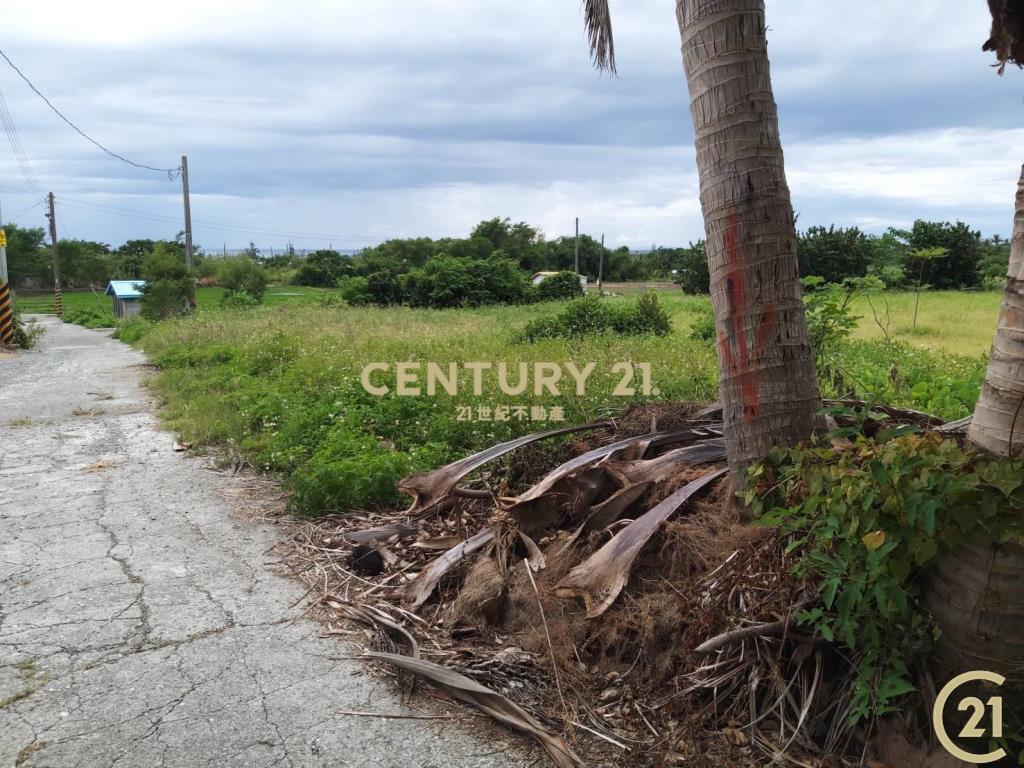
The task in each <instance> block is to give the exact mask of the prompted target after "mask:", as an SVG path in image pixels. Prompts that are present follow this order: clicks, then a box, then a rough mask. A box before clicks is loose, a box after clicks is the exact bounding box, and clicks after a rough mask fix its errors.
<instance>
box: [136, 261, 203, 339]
mask: <svg viewBox="0 0 1024 768" xmlns="http://www.w3.org/2000/svg"><path fill="white" fill-rule="evenodd" d="M161 246H162V244H160V243H158V244H157V247H155V248H154V249H153V251H152V252H151V253H149V254H148V255H147V256H146V257H145V258H144V259H143V260H142V276H143V277H144V278H146V284H145V285H144V286H143V287H142V299H141V300H140V301H141V304H142V307H141V310H140V311H141V314H142V316H143V317H144V318H146V319H147V320H162V319H164V318H167V317H171V316H172V315H180V314H183V313H185V312H188V311H189V310H190V309H191V308H192V305H193V304H194V303H195V296H196V286H195V282H194V281H193V280H192V278H191V277H190V276H189V273H188V269H187V268H186V267H185V264H184V262H183V261H182V260H181V259H180V258H179V257H178V255H177V254H175V253H173V252H171V250H170V249H168V248H164V247H161Z"/></svg>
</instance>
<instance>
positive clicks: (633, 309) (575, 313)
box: [521, 292, 672, 341]
mask: <svg viewBox="0 0 1024 768" xmlns="http://www.w3.org/2000/svg"><path fill="white" fill-rule="evenodd" d="M671 330H672V323H671V321H670V320H669V317H668V313H667V312H666V311H665V309H664V307H662V306H661V302H660V301H659V300H658V297H657V294H655V293H653V292H651V293H648V294H645V295H643V296H640V297H639V298H638V299H637V300H636V301H633V302H623V303H619V302H613V301H608V300H606V299H602V298H600V297H599V296H596V295H594V294H588V295H586V296H584V297H583V298H582V299H576V300H575V301H572V302H569V304H568V305H567V306H566V307H565V309H564V310H562V312H561V313H559V314H558V315H555V316H552V317H542V318H538V319H536V320H533V321H531V322H530V323H528V324H527V325H526V328H524V329H523V331H522V333H521V338H522V340H524V341H537V340H538V339H554V338H563V339H571V338H581V337H583V336H591V335H594V334H601V333H616V334H619V335H622V336H645V335H654V336H665V335H667V334H668V333H669V332H671Z"/></svg>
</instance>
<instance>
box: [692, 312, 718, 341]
mask: <svg viewBox="0 0 1024 768" xmlns="http://www.w3.org/2000/svg"><path fill="white" fill-rule="evenodd" d="M717 336H718V328H717V326H716V325H715V313H714V312H712V311H711V307H702V308H701V309H700V311H698V312H697V319H695V320H694V321H693V325H691V326H690V338H691V339H694V340H695V341H714V340H715V338H717Z"/></svg>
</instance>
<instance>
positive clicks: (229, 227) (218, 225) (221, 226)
mask: <svg viewBox="0 0 1024 768" xmlns="http://www.w3.org/2000/svg"><path fill="white" fill-rule="evenodd" d="M60 201H61V202H62V203H63V204H64V205H69V206H71V207H73V208H82V209H85V210H92V211H94V212H97V213H109V214H116V215H120V216H127V217H130V218H137V219H142V220H149V221H157V222H160V223H167V224H177V225H180V224H181V220H180V219H177V218H173V217H170V216H165V215H163V214H159V213H147V212H144V211H136V210H131V209H127V208H119V207H116V206H111V205H105V204H103V203H94V202H90V201H85V200H73V199H69V198H66V197H61V198H60ZM192 223H193V224H200V225H202V226H203V227H205V228H207V229H215V230H221V231H225V232H236V233H239V234H251V235H267V236H274V237H285V238H292V239H295V240H349V241H351V240H359V241H362V242H378V241H379V240H380V238H379V237H367V236H356V235H343V234H339V233H330V232H300V231H293V230H280V229H265V228H262V227H245V226H238V225H234V224H225V223H222V222H215V221H208V220H206V219H192Z"/></svg>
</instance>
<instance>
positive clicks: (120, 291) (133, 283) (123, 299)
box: [106, 280, 146, 317]
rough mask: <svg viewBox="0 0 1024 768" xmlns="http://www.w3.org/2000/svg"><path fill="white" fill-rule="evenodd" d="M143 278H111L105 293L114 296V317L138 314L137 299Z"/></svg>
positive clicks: (144, 282)
mask: <svg viewBox="0 0 1024 768" xmlns="http://www.w3.org/2000/svg"><path fill="white" fill-rule="evenodd" d="M145 285H146V281H145V280H111V281H110V283H109V284H108V285H107V290H106V295H107V296H113V297H114V317H134V316H135V315H137V314H139V308H140V306H141V305H140V304H139V299H141V298H142V288H143V287H145Z"/></svg>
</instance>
